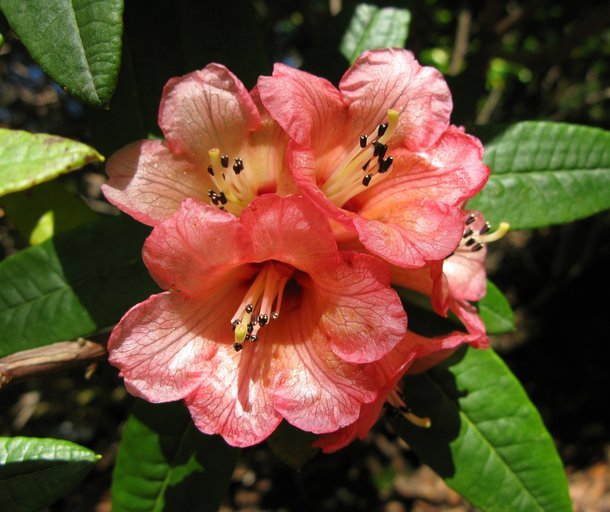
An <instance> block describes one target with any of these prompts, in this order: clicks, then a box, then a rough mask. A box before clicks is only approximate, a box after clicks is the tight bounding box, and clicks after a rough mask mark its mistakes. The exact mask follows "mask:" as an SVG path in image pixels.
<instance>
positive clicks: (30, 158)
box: [0, 128, 104, 196]
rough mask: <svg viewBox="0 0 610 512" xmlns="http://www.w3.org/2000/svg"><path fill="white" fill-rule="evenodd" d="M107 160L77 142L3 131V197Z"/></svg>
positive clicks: (0, 140)
mask: <svg viewBox="0 0 610 512" xmlns="http://www.w3.org/2000/svg"><path fill="white" fill-rule="evenodd" d="M103 160H104V157H103V156H102V155H100V154H99V153H98V152H97V151H95V149H93V148H91V147H89V146H87V145H86V144H82V143H80V142H76V141H74V140H70V139H64V138H63V137H56V136H55V135H47V134H45V133H29V132H24V131H21V130H7V129H5V128H0V196H2V195H4V194H8V193H9V192H16V191H18V190H24V189H26V188H29V187H31V186H33V185H36V184H37V183H42V182H43V181H48V180H51V179H53V178H55V177H57V176H59V175H60V174H63V173H66V172H70V171H74V170H76V169H80V168H81V167H82V166H83V165H85V164H87V163H90V162H101V161H103Z"/></svg>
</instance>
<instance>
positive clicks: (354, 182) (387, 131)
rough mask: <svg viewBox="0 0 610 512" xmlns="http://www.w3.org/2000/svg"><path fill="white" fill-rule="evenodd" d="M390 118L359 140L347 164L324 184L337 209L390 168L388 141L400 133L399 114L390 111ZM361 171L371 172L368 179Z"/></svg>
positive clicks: (392, 159)
mask: <svg viewBox="0 0 610 512" xmlns="http://www.w3.org/2000/svg"><path fill="white" fill-rule="evenodd" d="M387 116H388V117H387V121H386V122H385V123H382V124H380V125H378V126H377V128H376V129H375V131H373V132H371V133H369V134H364V135H361V136H360V137H359V140H358V144H357V145H356V146H355V147H354V148H353V149H352V151H351V152H350V153H349V154H348V155H347V157H346V158H345V160H344V161H343V164H342V165H340V166H338V167H337V169H335V170H334V172H332V173H330V175H329V176H328V177H327V179H326V182H325V183H324V184H322V185H321V189H322V191H323V192H324V194H325V195H326V197H327V198H328V199H329V200H331V201H332V202H333V203H334V204H336V205H337V206H343V205H344V204H345V203H346V202H347V201H349V200H350V199H351V198H352V197H354V196H356V195H358V194H359V193H360V192H362V191H363V188H362V187H363V186H364V187H367V186H368V185H369V183H370V182H371V179H372V177H373V176H375V175H377V174H384V173H386V172H387V171H388V170H389V169H390V167H391V165H392V163H393V161H394V158H393V157H392V156H388V157H387V158H386V154H387V152H388V145H387V142H388V141H389V140H390V139H391V137H392V136H393V134H394V132H395V131H396V128H397V126H398V117H399V114H398V112H397V111H396V110H388V112H387ZM369 141H371V142H369ZM360 171H362V172H365V173H367V174H366V175H365V176H364V178H362V177H361V176H362V175H360V176H358V174H360ZM369 175H370V177H369ZM376 182H377V180H376Z"/></svg>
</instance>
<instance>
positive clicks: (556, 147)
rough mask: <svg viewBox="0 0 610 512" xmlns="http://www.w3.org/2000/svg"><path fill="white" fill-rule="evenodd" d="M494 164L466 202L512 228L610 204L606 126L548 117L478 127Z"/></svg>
mask: <svg viewBox="0 0 610 512" xmlns="http://www.w3.org/2000/svg"><path fill="white" fill-rule="evenodd" d="M479 135H481V136H482V138H483V139H484V140H487V143H486V144H485V155H484V161H485V163H486V164H487V165H489V167H490V168H491V170H492V175H491V177H490V179H489V182H488V183H487V185H486V186H485V188H484V189H483V191H482V192H481V193H480V194H479V195H477V196H476V197H475V198H473V199H472V200H471V201H469V202H468V207H469V208H474V209H477V210H481V211H482V212H483V213H485V216H486V218H487V219H488V220H490V221H491V222H492V223H494V224H496V225H497V224H498V223H499V222H500V221H502V220H505V221H507V222H509V223H510V224H511V228H512V229H528V228H535V227H542V226H548V225H550V224H559V223H563V222H570V221H573V220H576V219H580V218H583V217H587V216H589V215H593V214H594V213H597V212H600V211H602V210H605V209H607V208H610V132H607V131H604V130H600V129H597V128H589V127H586V126H577V125H571V124H563V123H550V122H523V123H517V124H514V125H512V126H509V127H508V128H506V129H504V130H502V131H500V132H499V133H498V130H492V131H491V132H490V131H489V130H482V131H481V133H480V134H479Z"/></svg>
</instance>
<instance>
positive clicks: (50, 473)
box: [0, 437, 100, 512]
mask: <svg viewBox="0 0 610 512" xmlns="http://www.w3.org/2000/svg"><path fill="white" fill-rule="evenodd" d="M99 458H100V456H99V455H96V454H95V453H94V452H92V451H91V450H89V449H87V448H84V447H82V446H79V445H77V444H74V443H71V442H69V441H63V440H61V439H38V438H33V437H0V510H5V511H7V512H9V511H10V512H32V511H34V510H40V509H42V508H44V507H46V506H47V505H50V504H51V503H53V502H54V501H56V500H57V499H58V498H61V497H62V496H64V495H65V494H67V493H68V491H70V489H72V487H74V486H75V485H76V484H77V483H78V482H80V481H81V480H82V479H83V478H85V476H86V475H87V473H89V471H90V470H91V468H93V465H94V464H95V463H96V461H97V460H98V459H99Z"/></svg>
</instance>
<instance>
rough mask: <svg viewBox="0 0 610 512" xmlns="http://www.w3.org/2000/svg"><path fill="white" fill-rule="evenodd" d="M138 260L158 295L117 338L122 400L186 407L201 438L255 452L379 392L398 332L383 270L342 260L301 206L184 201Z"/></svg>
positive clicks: (349, 255)
mask: <svg viewBox="0 0 610 512" xmlns="http://www.w3.org/2000/svg"><path fill="white" fill-rule="evenodd" d="M143 254H144V261H145V263H146V265H147V266H148V268H149V270H150V272H151V274H152V276H153V277H154V278H155V280H156V281H157V282H158V283H159V285H160V286H161V287H162V288H164V289H166V290H167V291H166V292H163V293H160V294H158V295H153V296H152V297H150V298H149V299H148V300H146V301H145V302H142V303H141V304H138V305H136V306H134V307H133V308H132V309H131V310H130V311H129V312H128V313H127V314H126V315H125V316H124V318H123V319H122V320H121V322H120V323H119V324H118V325H117V326H116V327H115V329H114V331H113V332H112V335H111V338H110V341H109V352H110V361H111V362H112V363H113V364H114V365H116V366H117V367H118V368H119V369H120V370H121V374H122V375H123V377H124V378H125V384H126V386H127V389H128V390H129V391H130V392H131V393H133V394H135V395H137V396H140V397H143V398H145V399H146V400H149V401H151V402H166V401H173V400H179V399H184V400H185V402H186V404H187V406H188V407H189V409H190V412H191V415H192V417H193V419H194V421H195V424H196V425H197V427H198V428H199V429H200V430H202V431H203V432H205V433H209V434H214V433H218V434H221V435H222V436H223V437H224V438H225V439H226V441H227V442H228V443H230V444H232V445H235V446H248V445H252V444H255V443H258V442H260V441H261V440H263V439H265V438H266V437H267V436H268V435H269V434H271V432H273V430H274V429H275V428H276V427H277V425H278V424H279V423H280V421H281V420H282V418H285V419H286V420H287V421H288V422H290V423H291V424H293V425H295V426H297V427H298V428H300V429H302V430H307V431H311V432H315V433H324V432H332V431H335V430H337V429H339V428H342V427H344V426H346V425H349V424H351V423H353V422H354V421H355V420H356V419H357V418H358V415H359V413H360V408H361V406H362V404H366V403H370V402H373V401H374V400H375V399H376V398H377V395H378V393H379V390H380V389H381V388H382V387H383V386H384V385H385V384H386V382H385V375H382V374H380V372H378V371H377V369H376V368H375V366H374V364H373V363H374V361H377V360H379V359H380V358H382V357H383V356H384V355H385V354H387V353H388V352H390V351H391V350H392V349H393V348H394V347H395V346H396V344H397V343H398V342H399V341H400V340H401V339H402V338H403V337H404V335H405V332H406V316H405V313H404V310H403V308H402V305H401V303H400V299H399V298H398V296H397V294H396V293H395V292H394V291H393V290H392V289H391V288H390V287H389V272H388V271H387V268H386V267H385V265H383V264H382V263H381V262H380V261H378V260H377V259H376V258H374V257H371V256H368V255H365V254H358V253H353V252H339V251H338V250H337V246H336V242H335V240H334V238H333V234H332V231H331V229H330V227H329V226H328V223H327V222H326V219H325V218H324V216H323V215H322V214H321V213H320V212H319V211H318V210H317V209H316V208H314V207H313V206H312V205H311V204H310V203H309V202H308V201H306V200H305V199H303V198H300V197H284V198H281V197H278V196H276V195H274V194H266V195H263V196H261V197H259V198H258V199H255V200H254V201H253V202H252V203H251V204H250V205H249V206H248V207H246V208H245V209H244V210H243V211H242V213H241V216H240V217H239V218H237V217H235V216H233V215H232V214H230V213H228V212H223V211H220V210H218V209H216V208H214V207H212V206H210V205H206V204H202V203H201V202H199V201H196V200H192V199H187V200H186V201H184V202H183V204H182V206H181V207H180V208H179V209H178V211H177V213H176V214H175V215H174V216H172V217H171V218H169V219H167V220H165V221H163V222H160V223H159V224H157V226H156V227H155V229H154V230H153V232H152V234H151V235H150V237H149V238H148V239H147V241H146V243H145V245H144V253H143ZM396 364H401V362H397V363H396Z"/></svg>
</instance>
